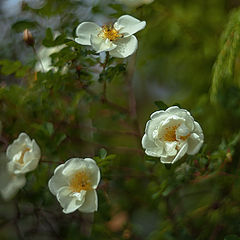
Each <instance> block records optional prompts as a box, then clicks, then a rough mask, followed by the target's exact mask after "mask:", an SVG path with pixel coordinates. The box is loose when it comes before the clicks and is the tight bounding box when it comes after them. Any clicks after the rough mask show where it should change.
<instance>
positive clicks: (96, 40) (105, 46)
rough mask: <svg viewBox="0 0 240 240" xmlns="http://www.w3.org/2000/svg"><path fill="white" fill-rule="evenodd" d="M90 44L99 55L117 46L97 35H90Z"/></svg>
mask: <svg viewBox="0 0 240 240" xmlns="http://www.w3.org/2000/svg"><path fill="white" fill-rule="evenodd" d="M90 42H91V45H92V47H93V49H94V50H95V51H96V52H97V53H100V52H103V51H111V50H113V49H115V48H116V47H117V45H116V44H114V43H113V42H112V41H110V40H109V39H108V38H106V39H104V38H101V37H99V36H97V35H91V37H90Z"/></svg>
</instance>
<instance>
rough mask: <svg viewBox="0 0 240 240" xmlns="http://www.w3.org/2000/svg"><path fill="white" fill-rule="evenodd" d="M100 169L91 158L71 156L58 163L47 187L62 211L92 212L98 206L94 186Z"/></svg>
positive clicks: (96, 183) (95, 186) (98, 178)
mask: <svg viewBox="0 0 240 240" xmlns="http://www.w3.org/2000/svg"><path fill="white" fill-rule="evenodd" d="M99 181H100V171H99V168H98V166H97V164H96V162H95V161H94V160H93V159H91V158H85V159H82V158H71V159H69V160H68V161H67V162H66V163H64V164H61V165H59V166H58V167H57V168H56V169H55V171H54V175H53V176H52V178H51V179H50V180H49V182H48V187H49V189H50V191H51V193H52V194H53V195H55V196H56V197H57V200H58V201H59V203H60V205H61V206H62V208H63V212H64V213H72V212H74V211H75V210H77V209H78V210H79V211H80V212H86V213H90V212H94V211H97V208H98V200H97V193H96V190H95V189H96V188H97V186H98V183H99Z"/></svg>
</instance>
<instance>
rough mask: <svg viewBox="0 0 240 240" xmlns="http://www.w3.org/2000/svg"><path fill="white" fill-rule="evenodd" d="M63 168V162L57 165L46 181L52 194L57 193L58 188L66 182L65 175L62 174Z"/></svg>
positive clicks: (65, 184)
mask: <svg viewBox="0 0 240 240" xmlns="http://www.w3.org/2000/svg"><path fill="white" fill-rule="evenodd" d="M63 168H64V164H61V165H59V166H58V167H57V168H56V169H55V171H54V175H53V176H52V177H51V179H50V180H49V181H48V187H49V190H50V192H51V193H52V194H53V195H57V192H58V190H59V189H60V188H62V187H64V186H67V184H68V183H67V179H66V177H65V176H64V175H63V174H62V171H63Z"/></svg>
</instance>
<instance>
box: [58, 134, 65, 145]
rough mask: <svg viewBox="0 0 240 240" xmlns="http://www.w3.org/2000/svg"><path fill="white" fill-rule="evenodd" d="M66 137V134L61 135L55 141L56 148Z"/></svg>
mask: <svg viewBox="0 0 240 240" xmlns="http://www.w3.org/2000/svg"><path fill="white" fill-rule="evenodd" d="M66 137H67V135H66V134H64V133H63V134H61V135H60V136H59V138H58V140H57V146H59V145H60V144H61V143H62V142H63V141H64V140H65V139H66Z"/></svg>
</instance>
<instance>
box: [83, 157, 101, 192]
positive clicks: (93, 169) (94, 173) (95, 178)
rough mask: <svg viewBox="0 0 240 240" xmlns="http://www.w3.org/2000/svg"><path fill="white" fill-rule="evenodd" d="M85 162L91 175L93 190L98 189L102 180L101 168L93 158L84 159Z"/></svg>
mask: <svg viewBox="0 0 240 240" xmlns="http://www.w3.org/2000/svg"><path fill="white" fill-rule="evenodd" d="M84 161H85V162H86V163H87V168H88V172H89V173H90V181H91V184H92V188H93V189H96V188H97V186H98V184H99V181H100V178H101V174H100V170H99V167H98V166H97V164H96V162H95V161H94V160H93V159H92V158H84Z"/></svg>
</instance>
